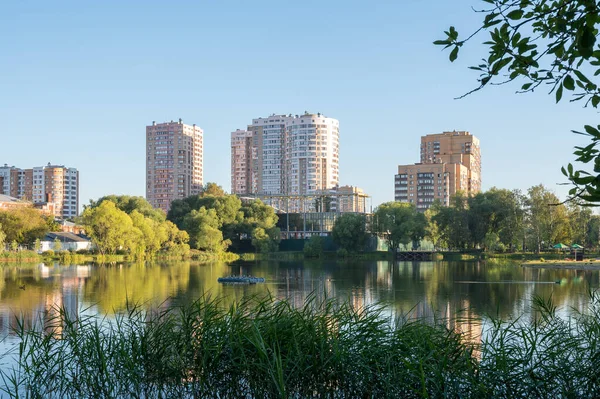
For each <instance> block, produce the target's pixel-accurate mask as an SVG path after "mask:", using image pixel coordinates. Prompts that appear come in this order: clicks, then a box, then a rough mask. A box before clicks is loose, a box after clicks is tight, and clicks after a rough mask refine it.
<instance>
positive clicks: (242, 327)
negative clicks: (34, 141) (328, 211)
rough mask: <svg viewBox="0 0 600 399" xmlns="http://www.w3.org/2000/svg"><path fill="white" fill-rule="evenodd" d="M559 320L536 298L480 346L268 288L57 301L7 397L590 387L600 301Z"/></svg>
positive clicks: (556, 393)
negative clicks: (110, 308) (223, 294)
mask: <svg viewBox="0 0 600 399" xmlns="http://www.w3.org/2000/svg"><path fill="white" fill-rule="evenodd" d="M591 295H592V299H593V301H592V303H593V304H592V306H590V309H589V312H586V313H585V314H583V313H582V314H578V315H577V316H576V317H575V318H573V319H571V320H568V321H565V320H562V319H560V318H558V317H557V316H556V309H555V308H554V306H553V305H552V302H551V301H543V300H541V299H539V298H538V299H535V300H534V307H535V320H534V321H533V322H531V323H529V322H528V323H524V322H520V321H518V320H513V321H500V320H496V319H492V320H491V324H490V328H489V331H488V332H487V333H486V334H485V336H484V337H483V338H482V341H481V343H480V344H474V343H472V341H471V340H469V339H466V338H469V337H466V336H465V335H463V334H461V333H458V332H456V331H454V330H450V329H448V328H447V327H446V325H447V324H446V323H445V321H444V320H436V321H435V322H433V323H431V322H425V321H424V320H416V321H411V319H409V318H407V317H399V318H394V319H392V318H390V317H388V316H385V313H384V308H383V307H382V306H379V305H377V306H372V307H368V308H365V309H355V308H353V307H352V306H351V305H350V304H349V303H347V302H338V301H333V300H327V299H325V300H318V299H317V298H316V296H314V295H313V296H311V297H309V298H308V299H307V300H306V302H305V303H304V305H303V306H302V307H299V308H295V307H293V306H292V305H291V304H290V303H289V302H287V301H285V300H284V301H280V300H276V299H275V298H272V297H251V298H245V299H243V300H241V301H240V302H238V303H236V304H235V305H234V306H231V307H229V308H225V307H224V306H223V304H222V303H221V302H220V301H219V300H218V299H212V298H210V297H204V298H201V299H200V300H198V301H196V302H194V303H193V304H190V305H186V306H180V307H175V308H171V309H168V310H164V311H160V312H148V311H145V310H143V309H142V308H141V307H139V306H130V307H129V310H128V311H127V312H126V313H124V314H120V315H119V316H118V317H116V318H115V319H111V320H108V319H102V318H98V317H93V316H80V317H77V318H76V317H73V316H72V315H69V314H68V313H67V312H66V311H65V310H64V309H58V310H57V312H56V316H54V317H51V318H50V319H49V320H46V321H45V324H44V328H43V329H38V330H31V329H30V330H28V329H26V328H25V327H24V324H22V323H21V324H19V326H18V327H17V331H16V332H17V334H18V336H19V338H20V339H21V341H22V343H21V345H20V348H19V352H18V353H16V354H14V356H16V366H15V367H14V368H12V369H8V370H1V371H0V376H1V377H2V381H3V383H4V385H5V387H4V393H5V394H7V395H8V396H9V397H14V398H16V397H44V398H52V397H55V398H75V397H77V398H81V397H102V398H130V397H137V398H155V397H156V398H164V397H165V398H166V397H169V398H170V397H177V398H179V397H189V398H198V397H221V398H228V397H236V398H237V397H240V398H244V397H245V398H305V397H329V398H367V397H368V398H375V397H376V398H530V397H533V398H545V397H553V398H560V397H564V398H567V397H568V398H571V397H573V398H595V397H599V396H600V384H599V383H598V382H599V381H598V378H599V376H600V367H599V366H600V355H599V353H600V317H599V316H600V314H599V312H598V308H599V307H598V306H597V304H598V303H600V301H599V300H598V297H597V295H596V294H595V293H592V294H591Z"/></svg>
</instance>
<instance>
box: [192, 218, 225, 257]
mask: <svg viewBox="0 0 600 399" xmlns="http://www.w3.org/2000/svg"><path fill="white" fill-rule="evenodd" d="M183 225H184V230H185V231H187V232H188V234H189V236H190V244H191V246H192V247H194V248H197V249H200V250H204V251H209V252H222V251H224V250H226V249H227V247H228V246H229V241H224V240H223V233H221V230H219V218H218V216H217V211H216V210H215V209H206V208H204V207H202V208H200V209H199V210H193V211H191V212H190V213H189V214H187V215H186V216H185V218H184V221H183Z"/></svg>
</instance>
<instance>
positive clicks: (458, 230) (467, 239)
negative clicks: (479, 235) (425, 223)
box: [433, 191, 473, 250]
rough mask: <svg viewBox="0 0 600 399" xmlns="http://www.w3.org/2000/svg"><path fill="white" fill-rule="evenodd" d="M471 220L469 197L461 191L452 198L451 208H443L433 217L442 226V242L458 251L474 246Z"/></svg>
mask: <svg viewBox="0 0 600 399" xmlns="http://www.w3.org/2000/svg"><path fill="white" fill-rule="evenodd" d="M470 219H471V217H470V216H469V206H468V200H467V197H466V196H465V195H464V193H462V192H460V191H459V192H457V193H456V194H455V195H454V196H453V197H451V198H450V206H447V207H441V208H440V209H439V211H438V212H437V214H436V215H435V216H434V217H433V220H434V221H435V222H436V223H437V224H438V225H439V226H440V232H441V238H442V240H443V241H444V242H445V243H446V244H447V245H448V247H449V248H452V249H458V250H464V249H467V248H469V247H472V246H473V240H472V238H471V230H470V229H469V222H470Z"/></svg>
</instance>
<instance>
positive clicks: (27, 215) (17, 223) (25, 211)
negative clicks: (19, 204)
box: [0, 207, 48, 244]
mask: <svg viewBox="0 0 600 399" xmlns="http://www.w3.org/2000/svg"><path fill="white" fill-rule="evenodd" d="M0 224H1V225H2V230H3V231H4V233H5V235H6V238H5V239H6V241H8V242H12V241H16V242H17V244H31V243H33V242H34V241H35V240H36V239H37V238H43V237H44V236H45V235H46V233H47V232H48V223H47V220H46V219H45V218H44V216H43V215H42V214H41V213H40V212H39V211H38V210H37V209H34V208H29V207H28V208H17V209H11V210H6V211H0Z"/></svg>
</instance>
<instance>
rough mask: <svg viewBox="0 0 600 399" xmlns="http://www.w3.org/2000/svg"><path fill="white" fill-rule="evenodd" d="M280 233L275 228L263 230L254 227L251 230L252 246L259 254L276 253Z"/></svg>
mask: <svg viewBox="0 0 600 399" xmlns="http://www.w3.org/2000/svg"><path fill="white" fill-rule="evenodd" d="M280 234H281V232H280V231H279V229H278V228H277V227H273V228H270V229H264V228H262V227H256V228H254V230H252V245H253V246H254V248H255V249H256V250H257V251H258V252H261V253H269V252H276V251H277V249H278V244H279V241H280Z"/></svg>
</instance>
